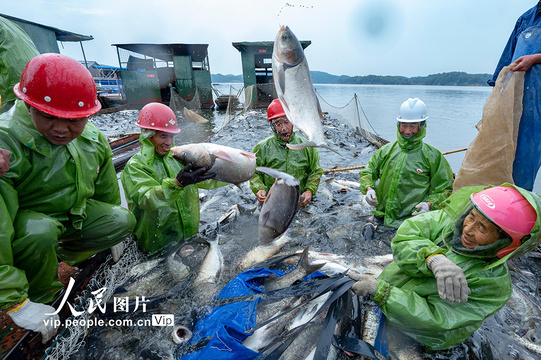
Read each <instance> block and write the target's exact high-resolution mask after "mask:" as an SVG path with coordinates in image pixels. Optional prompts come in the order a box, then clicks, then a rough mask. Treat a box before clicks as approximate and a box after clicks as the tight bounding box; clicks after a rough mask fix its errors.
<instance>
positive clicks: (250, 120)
mask: <svg viewBox="0 0 541 360" xmlns="http://www.w3.org/2000/svg"><path fill="white" fill-rule="evenodd" d="M299 49H300V50H299ZM272 61H273V69H274V72H275V74H276V76H275V82H276V83H275V85H276V88H277V91H278V94H279V98H280V100H281V102H282V104H283V105H284V109H285V111H286V114H287V115H288V117H289V118H290V120H291V121H292V122H293V123H294V125H295V127H296V129H299V130H300V131H302V132H303V133H304V134H305V135H306V136H307V137H308V138H309V142H308V143H307V146H319V147H323V148H328V146H327V145H326V144H327V143H329V144H332V146H333V147H334V148H340V155H337V154H335V153H334V152H328V151H321V152H320V159H321V160H320V164H321V166H322V167H323V168H324V169H333V168H336V167H339V165H344V164H346V165H347V166H355V165H362V164H366V163H367V162H368V160H369V158H370V155H371V154H372V153H373V152H374V151H375V149H374V148H373V147H372V146H371V145H370V144H368V143H367V142H366V141H363V140H362V139H361V138H360V137H359V135H357V134H356V133H355V132H354V130H353V129H350V128H348V127H347V126H345V125H344V124H340V123H338V122H337V121H336V120H334V119H329V118H322V117H321V114H320V111H319V110H318V104H317V100H316V101H314V100H313V96H312V95H313V94H312V93H311V91H312V90H313V86H312V84H311V80H310V77H309V70H308V65H307V63H306V58H305V57H304V53H303V51H302V48H300V45H299V44H298V40H297V39H296V37H295V35H294V34H293V33H292V32H291V30H290V29H289V28H287V27H282V28H281V29H280V31H279V33H278V35H277V38H276V42H275V49H274V55H273V60H272ZM301 85H302V86H301ZM314 97H315V96H314ZM299 104H302V106H301V105H299ZM132 116H133V119H130V121H129V123H130V124H131V123H132V122H133V123H134V122H135V119H136V116H137V114H136V113H135V114H132ZM213 116H215V115H210V116H209V119H210V121H209V122H204V121H199V122H190V123H189V124H184V123H180V124H179V125H180V127H181V128H182V132H181V134H180V135H179V137H178V138H177V139H176V142H177V144H179V146H178V147H176V148H175V149H174V152H175V157H177V158H178V159H179V160H180V161H183V162H186V163H187V162H194V163H198V161H201V162H200V163H198V164H199V165H198V166H196V167H200V166H206V165H208V166H212V167H213V168H214V170H213V171H214V172H215V173H219V174H220V178H219V179H220V180H221V181H225V182H229V183H232V184H235V185H236V186H225V187H222V188H218V189H211V190H200V201H201V208H200V210H201V223H200V229H199V230H200V231H199V234H198V237H197V238H193V239H190V240H188V241H184V242H181V243H180V244H177V245H175V246H172V247H171V248H169V249H166V250H165V251H164V253H163V254H162V255H159V256H157V257H153V258H149V259H148V260H147V261H145V262H142V263H141V264H139V265H138V266H136V267H134V268H132V269H130V279H129V280H128V281H126V282H125V283H123V284H118V288H117V289H116V293H115V295H114V296H118V297H128V298H130V299H133V298H134V297H136V296H143V295H144V296H145V297H146V299H147V300H148V303H147V309H146V312H141V311H138V312H136V313H132V312H130V313H128V314H124V315H120V314H114V313H105V314H99V315H96V316H100V317H103V318H104V319H117V318H121V319H122V318H128V319H131V320H132V321H136V320H138V319H148V318H149V316H151V314H173V315H174V319H175V323H174V324H171V325H170V326H163V327H160V326H150V325H148V326H112V327H95V328H93V329H92V330H91V331H90V334H89V336H88V337H87V338H86V339H84V342H85V345H84V346H83V347H82V349H81V350H80V351H79V352H78V353H77V354H74V355H72V357H71V359H72V360H77V359H86V358H93V359H94V358H95V359H179V358H184V357H186V358H187V359H188V358H190V356H194V354H198V352H199V351H201V350H202V349H204V348H205V344H207V343H209V342H210V341H212V339H210V337H209V336H207V337H203V338H200V337H201V336H202V334H201V330H200V328H199V327H198V324H200V322H201V321H203V320H204V319H205V318H206V317H207V316H209V315H210V314H212V313H213V311H214V310H215V309H217V308H218V307H220V306H222V305H224V304H242V301H241V300H254V299H256V298H258V297H260V298H261V299H260V300H259V301H260V302H259V303H258V305H257V307H256V308H255V310H254V311H255V325H254V326H252V327H251V328H248V329H247V330H246V334H245V338H244V340H242V341H240V343H241V344H242V346H243V347H245V348H247V349H250V351H254V352H255V353H263V354H267V355H269V354H274V355H275V356H276V354H280V356H277V357H275V358H278V357H279V358H281V359H312V358H322V357H321V356H322V354H325V357H324V358H325V359H360V358H363V357H361V356H359V355H355V354H354V353H351V352H347V351H346V350H344V349H347V348H350V347H349V346H346V340H347V339H348V338H357V339H364V340H366V341H367V342H368V343H369V344H373V343H374V339H375V338H376V331H377V327H378V324H379V317H378V314H377V308H376V307H375V305H374V304H373V303H372V302H371V301H370V300H368V299H359V298H358V297H356V296H355V295H354V294H353V293H352V292H351V291H349V290H347V283H346V282H347V281H348V278H347V277H344V274H345V273H347V272H349V271H357V272H360V273H365V272H370V273H372V274H374V275H378V274H379V273H380V272H381V271H382V270H383V268H384V267H385V266H386V265H387V264H388V263H389V262H391V261H392V256H391V249H390V242H391V239H392V238H393V236H394V234H395V230H394V229H389V228H386V227H384V226H383V225H382V224H381V222H380V221H379V220H377V219H374V217H373V216H372V215H371V213H370V211H371V207H370V206H368V205H367V204H366V202H365V201H364V199H363V196H362V195H361V194H360V191H359V185H360V184H359V177H358V176H359V175H358V172H356V171H344V172H336V173H332V172H328V173H326V174H324V175H323V177H322V179H321V182H320V185H319V189H318V192H317V194H315V196H314V197H313V199H312V201H311V202H310V203H309V205H308V206H306V207H304V208H300V209H299V208H298V197H299V190H298V184H296V183H295V182H294V181H291V179H288V178H287V176H285V175H283V174H276V173H273V175H272V176H275V177H277V178H280V179H282V180H278V181H277V182H276V184H275V186H274V187H273V189H272V190H271V192H270V193H269V198H268V200H267V202H266V203H265V204H264V205H263V206H261V205H259V204H258V202H257V200H256V198H255V196H254V194H253V193H252V192H251V189H250V187H249V185H248V183H247V182H246V180H247V179H249V178H250V177H251V176H252V175H253V171H255V160H254V159H253V157H252V155H253V154H252V153H251V150H252V149H253V147H254V146H255V144H256V143H257V142H259V141H260V140H262V139H264V138H266V137H268V136H271V135H272V133H271V131H270V129H269V127H268V124H267V122H266V114H265V112H264V111H249V112H245V113H242V114H240V115H238V116H237V117H236V118H235V119H234V120H233V121H231V122H230V123H229V124H227V126H225V127H224V128H223V129H221V130H220V131H219V133H217V132H216V131H215V129H214V128H213V126H214V125H213V124H214V122H216V123H218V122H219V120H220V119H216V118H213ZM132 120H133V121H132ZM98 122H99V121H98ZM130 126H131V125H130ZM217 127H218V126H217ZM209 136H210V138H209ZM192 143H197V144H192ZM187 144H192V145H187ZM333 151H334V150H333ZM224 154H225V155H224ZM211 170H212V169H211ZM231 170H233V171H231ZM262 170H264V171H268V170H266V169H262ZM211 172H212V171H211ZM271 173H272V171H271ZM250 174H252V175H250ZM233 175H234V176H233ZM236 175H239V177H235V176H236ZM217 223H218V225H217ZM286 229H287V230H286ZM540 261H541V260H539V259H537V258H536V257H533V256H532V257H529V256H527V257H525V258H523V259H517V260H514V261H513V262H512V263H510V268H511V270H512V277H513V282H514V285H515V289H514V292H513V296H512V298H511V300H510V301H509V302H508V304H507V305H506V306H505V307H504V308H502V310H500V311H499V312H498V313H497V314H496V315H494V316H493V317H491V318H489V319H487V320H486V321H485V323H484V324H483V325H482V326H481V328H480V329H479V330H478V331H476V332H475V333H474V334H473V335H472V336H471V337H470V338H469V339H467V340H466V341H465V342H464V343H463V344H462V345H459V346H456V347H453V348H451V349H449V350H445V351H432V352H429V353H426V352H425V351H424V350H423V349H422V348H421V347H420V346H419V345H418V344H416V343H414V342H412V341H411V340H409V339H408V338H406V337H403V336H401V335H400V333H397V332H396V331H394V330H393V329H392V328H388V329H387V331H388V333H389V336H388V338H389V340H390V341H389V346H388V347H389V352H390V353H389V356H388V358H389V359H399V360H405V359H408V360H410V359H456V360H458V359H489V360H490V359H536V358H539V357H540V356H541V342H540V340H539V339H540V336H541V334H540V333H539V331H540V326H539V319H541V307H540V306H539V304H538V300H537V299H538V295H539V294H538V289H539V283H538V278H539V275H541V265H540V264H541V263H540ZM258 269H266V270H265V271H270V272H273V274H275V272H281V273H280V274H283V275H282V276H276V275H270V274H269V276H264V277H263V278H261V279H258V282H257V284H256V285H254V286H256V287H260V288H261V289H262V292H261V293H259V294H255V295H250V296H245V297H241V298H238V299H237V298H217V297H216V295H217V294H219V293H221V292H222V291H223V290H224V289H226V288H228V287H229V286H230V283H231V282H232V281H233V280H235V279H236V278H237V277H238V276H239V275H240V274H246V273H250V271H263V270H258ZM310 273H313V274H312V275H310V276H308V277H306V275H308V274H310ZM311 276H315V277H313V278H310V277H311ZM325 281H327V282H325ZM328 282H332V283H333V284H335V285H336V284H338V285H340V286H342V287H340V286H338V285H336V286H337V287H334V288H332V290H328ZM341 282H342V283H341ZM324 285H325V286H327V288H325V286H324ZM323 288H325V289H327V291H324V289H323ZM340 289H341V290H340ZM344 289H345V290H344ZM333 296H334V297H335V298H333ZM330 300H333V301H332V302H331V301H330ZM132 305H134V304H132ZM286 345H287V346H286ZM350 345H351V344H350ZM357 345H358V344H357ZM196 358H197V357H196ZM228 358H231V357H228Z"/></svg>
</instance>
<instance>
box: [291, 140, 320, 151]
mask: <svg viewBox="0 0 541 360" xmlns="http://www.w3.org/2000/svg"><path fill="white" fill-rule="evenodd" d="M286 146H287V147H288V148H290V149H292V150H301V149H304V148H307V147H316V146H317V145H316V143H315V142H313V141H307V142H303V143H300V144H289V143H287V144H286Z"/></svg>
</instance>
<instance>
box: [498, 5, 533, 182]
mask: <svg viewBox="0 0 541 360" xmlns="http://www.w3.org/2000/svg"><path fill="white" fill-rule="evenodd" d="M540 6H541V5H539V4H538V5H536V6H534V7H532V8H531V9H530V10H528V11H526V12H525V13H524V14H522V15H521V16H520V17H519V18H518V20H517V22H516V24H515V28H514V29H513V32H512V33H511V36H510V37H509V40H508V41H507V45H506V46H505V48H504V50H503V53H502V56H501V57H500V60H499V62H498V65H497V66H496V70H495V71H494V75H493V77H492V79H491V80H489V81H488V83H489V84H490V85H491V86H494V84H495V83H496V79H497V78H498V75H499V73H500V71H501V69H502V68H503V67H504V66H507V65H509V64H511V63H512V62H514V61H515V60H516V59H518V58H519V57H521V56H524V55H531V54H539V53H541V13H538V11H537V10H538V7H540ZM540 99H541V64H534V65H533V66H532V67H531V68H530V69H529V70H528V71H526V74H525V77H524V97H523V100H522V107H523V108H522V118H521V120H520V126H519V130H518V138H517V148H516V151H515V160H514V162H513V181H514V182H515V184H516V185H517V186H520V187H522V188H524V189H526V190H532V189H533V185H534V182H535V177H536V176H537V172H538V170H539V167H540V166H541V101H540Z"/></svg>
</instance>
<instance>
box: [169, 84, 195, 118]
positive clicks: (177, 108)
mask: <svg viewBox="0 0 541 360" xmlns="http://www.w3.org/2000/svg"><path fill="white" fill-rule="evenodd" d="M169 89H170V92H171V98H170V100H169V107H170V108H171V109H173V111H174V112H175V113H177V112H178V113H181V114H182V112H183V111H184V108H188V109H190V110H201V95H200V93H199V89H197V88H196V89H195V95H194V97H193V99H192V100H190V101H188V100H184V99H183V98H182V97H180V95H179V94H178V93H177V91H176V90H175V87H173V86H170V87H169Z"/></svg>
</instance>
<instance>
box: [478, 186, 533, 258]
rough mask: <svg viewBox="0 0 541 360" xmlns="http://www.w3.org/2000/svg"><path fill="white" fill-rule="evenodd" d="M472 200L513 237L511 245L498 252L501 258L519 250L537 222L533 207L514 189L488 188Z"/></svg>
mask: <svg viewBox="0 0 541 360" xmlns="http://www.w3.org/2000/svg"><path fill="white" fill-rule="evenodd" d="M470 199H471V201H472V203H473V204H474V206H475V207H476V208H477V210H479V211H480V212H481V213H482V214H483V215H484V216H485V217H486V218H487V219H488V220H490V221H492V223H494V224H495V225H496V226H498V227H499V228H500V229H502V230H503V231H504V232H505V233H506V234H508V235H509V236H510V237H511V240H512V242H511V245H509V246H508V247H506V248H504V249H502V250H500V251H498V254H497V255H498V257H499V258H502V257H504V256H505V255H507V254H509V253H511V252H513V251H514V250H515V249H517V248H518V247H519V246H520V245H521V244H522V243H521V240H522V238H523V237H524V236H526V235H528V234H530V232H531V231H532V229H533V227H534V225H535V222H536V221H537V212H536V211H535V209H534V208H533V206H532V205H531V204H530V202H529V201H528V200H527V199H526V198H525V197H524V196H522V194H521V193H520V192H519V191H518V190H517V189H515V188H514V187H509V186H496V187H492V188H488V189H485V190H482V191H480V192H478V193H475V194H472V195H471V197H470Z"/></svg>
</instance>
